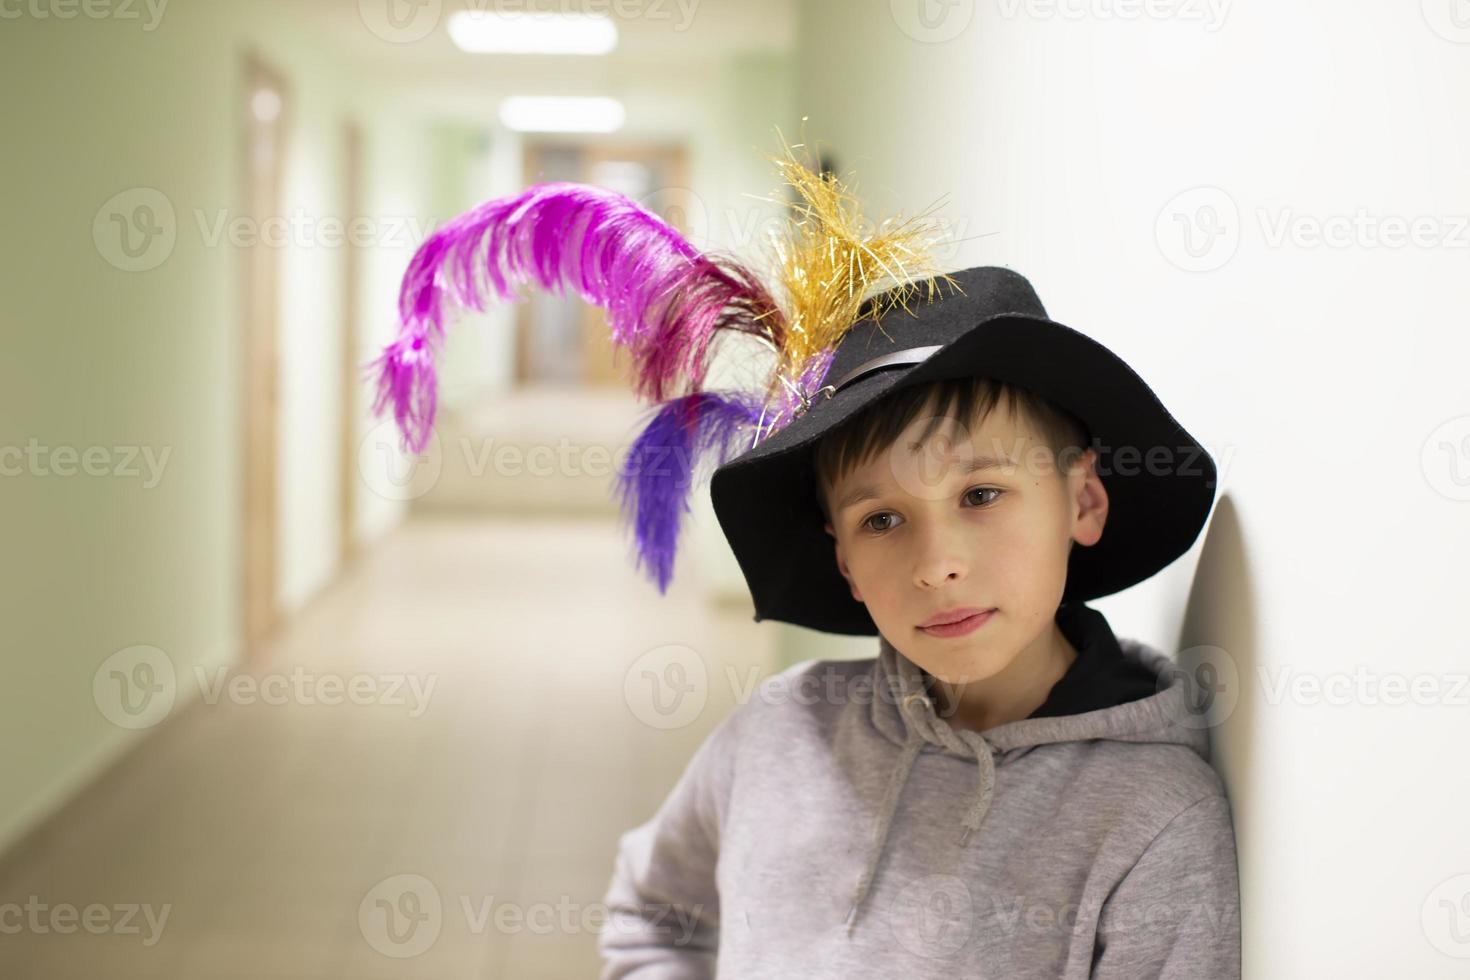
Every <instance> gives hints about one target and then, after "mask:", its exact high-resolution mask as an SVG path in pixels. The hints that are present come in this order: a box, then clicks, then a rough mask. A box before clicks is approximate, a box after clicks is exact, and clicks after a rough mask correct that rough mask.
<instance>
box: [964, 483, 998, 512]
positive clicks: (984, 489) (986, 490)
mask: <svg viewBox="0 0 1470 980" xmlns="http://www.w3.org/2000/svg"><path fill="white" fill-rule="evenodd" d="M1001 492H1002V491H1000V490H997V489H996V488H995V487H975V488H973V489H971V490H966V491H965V497H966V498H967V499H969V498H970V494H972V493H993V494H1000V493H1001ZM990 499H991V500H994V499H995V498H994V497H991V498H990ZM976 506H977V507H984V506H985V504H984V503H980V502H977V503H976Z"/></svg>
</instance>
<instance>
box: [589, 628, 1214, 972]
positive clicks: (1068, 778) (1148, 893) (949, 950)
mask: <svg viewBox="0 0 1470 980" xmlns="http://www.w3.org/2000/svg"><path fill="white" fill-rule="evenodd" d="M1118 643H1119V646H1120V648H1121V650H1122V653H1123V655H1124V656H1125V657H1127V658H1130V659H1131V660H1133V661H1136V662H1139V663H1142V664H1143V665H1144V666H1145V667H1147V668H1148V669H1149V670H1151V671H1152V672H1153V673H1154V675H1155V676H1157V677H1158V679H1159V681H1158V683H1159V690H1158V691H1157V693H1155V694H1152V695H1148V696H1146V697H1142V698H1139V699H1137V700H1133V701H1129V702H1127V703H1123V704H1117V705H1114V706H1113V707H1108V708H1102V709H1100V710H1094V711H1087V712H1084V713H1081V714H1074V715H1064V716H1060V717H1040V718H1037V717H1032V718H1026V719H1022V720H1020V721H1013V722H1009V723H1007V724H1004V725H998V726H996V727H994V728H991V729H988V730H986V731H984V732H972V731H966V730H961V729H956V728H953V727H951V726H950V725H949V723H948V722H947V721H946V720H945V719H944V718H942V717H940V716H939V715H938V714H937V713H936V711H935V707H934V704H933V702H932V701H931V699H930V697H929V695H928V694H927V692H926V689H925V684H924V680H925V677H926V675H925V674H924V672H923V671H922V670H921V669H920V668H919V667H918V666H917V665H915V664H914V663H913V662H912V661H910V660H909V659H908V658H907V657H905V656H903V655H902V654H900V653H898V651H897V650H895V649H894V648H893V647H892V646H891V645H890V644H889V643H888V642H887V640H886V639H883V638H881V637H880V638H879V640H878V648H879V653H878V656H877V657H873V658H868V659H864V660H806V661H803V662H801V663H798V664H795V665H793V666H792V667H790V668H788V669H786V670H784V671H782V672H781V673H779V674H777V675H775V676H773V677H769V678H767V679H766V680H765V681H764V682H763V683H762V684H761V685H760V687H759V688H758V690H757V692H756V694H755V696H753V697H752V698H751V699H750V700H748V701H746V702H745V703H743V704H741V705H740V706H739V707H738V708H737V709H736V710H735V711H733V712H732V713H731V714H730V715H729V716H727V717H726V718H724V719H723V720H722V721H721V722H720V723H719V724H718V725H717V726H716V727H715V729H714V730H713V731H712V732H711V733H710V735H709V737H708V738H707V739H706V740H705V741H704V743H703V744H702V745H701V746H700V748H699V750H698V751H697V752H696V753H695V754H694V756H693V758H692V759H691V761H690V763H689V765H688V767H687V768H686V770H685V772H684V774H683V775H682V776H681V777H680V779H679V781H678V783H677V784H676V785H675V787H674V789H673V790H672V792H671V793H670V794H669V796H668V798H667V799H666V800H665V801H664V802H663V804H662V805H661V806H660V807H659V809H658V812H657V813H655V814H654V816H653V817H652V819H650V820H649V821H647V822H646V823H644V824H642V825H640V826H638V827H636V828H634V829H632V830H630V831H628V832H627V833H625V834H623V836H622V838H621V840H620V842H619V849H618V855H617V859H616V862H615V867H614V872H613V877H612V881H611V883H610V885H609V887H608V890H607V893H606V896H605V902H606V904H607V906H608V913H609V914H608V918H607V920H606V922H605V924H604V925H603V928H602V931H601V934H600V935H599V938H598V948H599V951H600V952H601V954H602V957H603V964H604V965H603V971H602V977H603V980H614V978H619V977H637V978H644V980H646V978H655V977H657V978H674V977H691V978H692V977H711V976H715V975H716V974H717V973H718V975H719V976H721V977H738V978H745V977H802V978H809V977H832V978H838V977H904V978H908V977H945V978H956V977H988V978H995V980H1032V978H1035V980H1042V978H1047V980H1053V978H1065V980H1081V978H1087V977H1091V978H1097V980H1104V978H1106V980H1113V978H1116V980H1125V978H1126V980H1142V978H1150V977H1158V978H1207V977H1208V978H1217V977H1218V978H1237V977H1239V976H1240V914H1239V904H1240V896H1239V887H1238V879H1237V872H1236V857H1235V835H1234V830H1233V825H1232V820H1231V815H1230V807H1229V803H1228V801H1227V800H1226V797H1225V794H1224V789H1223V786H1222V784H1221V781H1220V779H1219V777H1218V775H1217V774H1216V773H1215V771H1214V769H1212V768H1211V766H1210V765H1209V740H1208V736H1207V732H1206V729H1205V725H1204V720H1203V718H1202V717H1201V716H1200V715H1199V714H1198V713H1197V712H1195V711H1194V710H1193V708H1192V705H1191V703H1190V698H1189V694H1188V691H1189V689H1188V686H1187V685H1186V683H1185V680H1184V678H1183V677H1182V676H1181V675H1180V674H1179V673H1178V672H1177V671H1175V670H1173V668H1172V663H1171V661H1170V660H1169V659H1168V658H1167V657H1165V656H1164V655H1163V654H1162V653H1160V652H1159V651H1157V650H1155V649H1153V648H1152V647H1149V646H1146V645H1144V644H1142V643H1140V642H1138V641H1135V640H1131V639H1127V638H1120V639H1119V641H1118Z"/></svg>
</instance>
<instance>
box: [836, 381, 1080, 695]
mask: <svg viewBox="0 0 1470 980" xmlns="http://www.w3.org/2000/svg"><path fill="white" fill-rule="evenodd" d="M931 407H932V402H931ZM927 417H928V412H923V413H920V417H919V418H918V419H916V420H915V421H914V422H913V423H912V424H911V425H909V426H908V428H906V429H905V430H904V432H903V433H902V434H901V435H900V436H899V438H898V439H897V440H896V441H895V442H894V444H893V445H892V446H890V447H888V449H886V450H884V451H882V452H880V453H878V454H877V455H876V456H875V457H874V458H873V459H872V460H870V461H868V462H867V463H865V464H863V465H862V466H859V467H857V468H855V469H853V470H852V471H851V472H849V473H848V474H846V475H845V476H844V477H843V478H842V480H841V481H840V482H839V483H838V485H837V486H835V487H830V488H827V500H828V502H829V506H830V508H831V510H830V513H831V514H832V521H831V523H829V524H827V525H826V530H827V533H828V534H830V535H832V537H833V538H834V539H835V542H836V553H837V566H838V569H839V570H840V571H841V573H842V576H843V578H845V579H846V580H847V582H848V585H849V586H850V587H851V589H852V595H853V598H855V599H857V600H858V601H859V602H862V603H863V604H864V605H866V606H867V609H868V613H869V615H871V616H872V618H873V621H874V622H875V623H876V624H877V626H878V629H879V631H880V632H881V633H882V634H883V636H885V637H886V638H887V639H888V641H889V642H890V643H891V644H893V646H894V647H895V648H896V649H897V650H899V651H900V652H901V653H903V654H904V655H905V656H906V657H908V658H909V659H910V660H912V661H913V662H914V663H916V664H918V665H919V666H920V667H922V668H924V669H925V670H926V671H928V672H929V673H930V674H932V675H934V676H935V677H937V678H939V679H940V680H943V681H946V682H948V683H955V684H962V683H968V682H970V681H978V680H983V679H985V678H987V677H991V676H992V675H994V674H997V673H999V672H1000V671H1002V670H1004V669H1005V668H1006V667H1007V666H1009V665H1010V664H1011V662H1012V661H1013V660H1015V659H1016V657H1017V656H1018V655H1019V654H1020V653H1022V652H1023V651H1026V650H1028V649H1035V648H1036V644H1037V643H1038V642H1040V643H1043V644H1044V643H1046V642H1048V637H1049V636H1050V634H1049V632H1048V631H1049V630H1051V629H1052V628H1053V626H1054V623H1055V616H1056V611H1057V607H1058V606H1059V605H1060V603H1061V599H1062V593H1063V591H1064V589H1065V587H1066V581H1067V556H1068V553H1069V551H1070V549H1071V547H1072V542H1073V541H1075V542H1077V543H1078V544H1079V545H1083V546H1086V545H1091V544H1095V543H1096V542H1097V541H1098V540H1099V539H1100V538H1101V537H1102V531H1103V524H1104V523H1105V521H1106V518H1107V505H1108V499H1107V492H1106V491H1105V490H1104V489H1103V485H1102V481H1101V480H1100V479H1099V478H1098V476H1097V474H1096V472H1095V469H1094V465H1095V461H1096V457H1097V453H1096V451H1095V450H1092V449H1089V450H1087V452H1086V453H1084V454H1083V455H1082V456H1081V457H1078V458H1075V459H1074V460H1073V462H1072V465H1071V467H1070V469H1069V471H1068V472H1065V473H1062V472H1058V470H1057V468H1056V464H1055V462H1054V461H1053V459H1052V454H1051V452H1050V450H1049V449H1048V448H1047V446H1046V445H1045V443H1044V442H1042V441H1041V440H1040V439H1039V437H1038V436H1036V435H1035V434H1034V431H1033V429H1032V428H1031V427H1030V425H1029V424H1028V422H1027V420H1026V419H1025V418H1016V417H1014V416H1013V415H1012V414H1011V413H1010V412H1009V411H1008V410H1007V407H1006V406H1005V405H1004V404H1001V405H997V406H996V407H995V409H994V410H993V411H992V412H991V413H990V416H989V417H988V418H986V419H985V420H984V422H982V423H980V424H979V425H978V426H975V427H971V426H967V425H965V424H963V423H961V422H959V421H957V420H954V419H946V420H945V421H944V423H943V424H942V425H941V426H940V427H939V429H938V430H937V431H936V432H935V433H934V435H933V436H931V437H930V439H929V440H928V442H926V443H925V444H924V445H923V446H917V445H916V444H915V442H914V440H915V439H916V438H917V437H918V435H919V434H920V432H921V431H922V428H923V425H924V423H925V421H926V419H927ZM985 459H997V460H1000V465H999V466H996V467H989V466H986V467H984V468H977V469H974V470H973V472H971V471H970V470H971V467H972V466H974V465H978V464H981V463H983V462H984V460H985ZM1065 462H1066V460H1065V459H1064V460H1063V463H1065ZM863 489H866V490H868V491H871V492H873V495H872V496H863V499H860V500H853V499H850V498H851V496H852V495H854V494H856V493H857V492H858V491H860V490H863ZM957 607H972V608H975V609H979V610H994V611H993V612H992V613H991V614H990V616H989V618H988V619H986V620H985V621H984V622H983V623H981V624H980V625H979V626H978V628H975V629H972V630H970V631H969V632H967V633H964V634H962V635H949V636H946V635H940V634H938V633H936V632H933V631H929V630H925V629H922V628H920V624H923V623H926V622H928V621H930V620H931V619H932V618H933V617H934V616H935V615H936V614H939V613H944V612H947V611H948V610H952V609H955V608H957Z"/></svg>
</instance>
